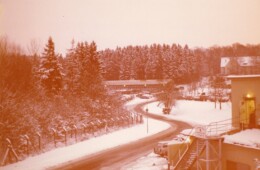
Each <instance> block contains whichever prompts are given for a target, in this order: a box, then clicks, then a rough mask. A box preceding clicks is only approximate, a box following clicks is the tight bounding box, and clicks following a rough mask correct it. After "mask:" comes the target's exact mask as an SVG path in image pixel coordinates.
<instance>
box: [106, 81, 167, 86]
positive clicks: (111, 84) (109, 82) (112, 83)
mask: <svg viewBox="0 0 260 170" xmlns="http://www.w3.org/2000/svg"><path fill="white" fill-rule="evenodd" d="M169 81H170V79H165V80H112V81H105V84H106V85H110V86H113V85H114V86H116V85H122V86H123V85H126V86H127V85H158V84H166V83H168V82H169Z"/></svg>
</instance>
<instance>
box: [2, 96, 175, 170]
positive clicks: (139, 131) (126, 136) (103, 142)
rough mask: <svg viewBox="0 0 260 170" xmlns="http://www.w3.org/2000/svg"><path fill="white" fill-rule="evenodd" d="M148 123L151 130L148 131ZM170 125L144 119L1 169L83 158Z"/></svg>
mask: <svg viewBox="0 0 260 170" xmlns="http://www.w3.org/2000/svg"><path fill="white" fill-rule="evenodd" d="M146 101H147V99H146V100H144V99H138V98H136V99H134V100H132V101H130V102H128V103H127V104H128V105H133V104H137V103H140V102H146ZM147 123H148V127H149V131H148V133H147ZM169 127H170V125H169V124H167V123H164V122H161V121H157V120H154V119H148V121H147V119H146V118H145V119H144V123H143V124H139V125H136V126H133V127H130V128H126V129H121V130H119V131H115V132H112V133H109V134H106V135H103V136H99V137H96V138H91V139H89V140H86V141H82V142H79V143H77V144H74V145H70V146H66V147H61V148H57V149H54V150H51V151H49V152H45V153H43V154H40V155H37V156H32V157H29V158H27V159H25V160H23V161H20V162H17V163H14V164H10V165H7V166H4V167H0V170H35V169H37V170H41V169H46V168H48V167H52V166H56V165H59V164H62V163H65V162H68V161H71V160H75V159H78V158H81V157H83V156H86V155H91V154H93V153H96V152H99V151H102V150H106V149H109V148H113V147H116V146H119V145H123V144H126V143H129V142H133V141H136V140H139V139H141V138H144V137H147V136H150V135H153V134H156V133H159V132H161V131H163V130H165V129H167V128H169Z"/></svg>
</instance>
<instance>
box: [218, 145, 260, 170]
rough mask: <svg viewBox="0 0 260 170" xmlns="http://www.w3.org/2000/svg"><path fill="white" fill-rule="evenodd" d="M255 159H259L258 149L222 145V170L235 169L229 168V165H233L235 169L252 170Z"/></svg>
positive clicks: (259, 151) (259, 152)
mask: <svg viewBox="0 0 260 170" xmlns="http://www.w3.org/2000/svg"><path fill="white" fill-rule="evenodd" d="M255 158H258V159H260V149H253V148H247V147H243V146H238V145H232V144H227V143H223V145H222V162H223V163H222V168H223V169H224V170H225V169H226V170H228V169H235V168H234V166H233V167H231V166H232V165H231V164H235V166H236V169H244V170H247V169H251V170H254V169H255V167H256V164H255V161H254V159H255ZM230 165H231V166H230Z"/></svg>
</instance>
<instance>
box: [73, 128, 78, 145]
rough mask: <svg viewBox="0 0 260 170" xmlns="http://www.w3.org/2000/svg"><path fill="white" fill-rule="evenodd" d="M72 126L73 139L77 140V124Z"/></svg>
mask: <svg viewBox="0 0 260 170" xmlns="http://www.w3.org/2000/svg"><path fill="white" fill-rule="evenodd" d="M73 127H74V133H75V140H76V142H77V129H78V128H77V126H76V125H73Z"/></svg>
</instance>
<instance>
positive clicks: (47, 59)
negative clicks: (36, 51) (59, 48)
mask: <svg viewBox="0 0 260 170" xmlns="http://www.w3.org/2000/svg"><path fill="white" fill-rule="evenodd" d="M54 50H55V49H54V42H53V41H52V38H51V37H50V38H49V40H48V44H47V45H46V47H45V49H44V52H43V55H42V58H41V61H40V68H39V75H40V81H41V85H42V87H43V88H44V89H45V90H46V92H47V94H49V95H55V94H58V93H59V91H60V90H61V89H62V73H61V70H62V66H61V64H60V63H59V61H58V59H57V55H56V54H55V51H54Z"/></svg>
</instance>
